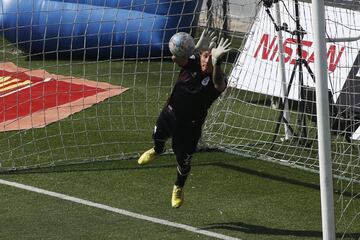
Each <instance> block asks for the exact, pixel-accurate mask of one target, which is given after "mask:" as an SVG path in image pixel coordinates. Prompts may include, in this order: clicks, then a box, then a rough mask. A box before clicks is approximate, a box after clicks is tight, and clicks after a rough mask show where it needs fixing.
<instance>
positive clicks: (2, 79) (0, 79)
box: [0, 77, 11, 83]
mask: <svg viewBox="0 0 360 240" xmlns="http://www.w3.org/2000/svg"><path fill="white" fill-rule="evenodd" d="M10 78H11V77H0V83H3V82H6V81H7V80H9V79H10Z"/></svg>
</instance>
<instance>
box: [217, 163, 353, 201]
mask: <svg viewBox="0 0 360 240" xmlns="http://www.w3.org/2000/svg"><path fill="white" fill-rule="evenodd" d="M213 165H215V166H218V167H221V168H224V169H229V170H234V171H238V172H242V173H246V174H250V175H252V176H258V177H261V178H266V179H270V180H274V181H279V182H283V183H288V184H292V185H297V186H301V187H305V188H309V189H314V190H317V191H320V185H319V184H314V183H309V182H304V181H300V180H297V179H292V178H287V177H283V176H278V175H274V174H270V173H266V172H260V171H257V170H254V169H250V168H245V167H241V166H238V165H233V164H228V163H224V162H216V163H213ZM334 193H335V194H337V195H343V196H346V197H351V198H355V199H360V193H357V192H348V191H345V192H341V191H338V190H335V191H334Z"/></svg>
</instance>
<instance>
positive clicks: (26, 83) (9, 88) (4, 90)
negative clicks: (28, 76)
mask: <svg viewBox="0 0 360 240" xmlns="http://www.w3.org/2000/svg"><path fill="white" fill-rule="evenodd" d="M30 84H31V81H30V80H26V81H23V82H19V83H16V84H12V85H9V86H6V87H3V88H0V93H1V92H6V91H9V90H12V89H14V88H19V87H22V86H25V85H30ZM0 86H1V85H0Z"/></svg>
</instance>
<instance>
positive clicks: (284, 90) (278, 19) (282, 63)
mask: <svg viewBox="0 0 360 240" xmlns="http://www.w3.org/2000/svg"><path fill="white" fill-rule="evenodd" d="M275 10H276V25H277V26H281V17H280V7H279V3H276V4H275ZM277 35H278V45H279V63H280V71H281V90H282V92H281V97H282V100H283V103H284V119H286V120H287V122H288V123H289V122H290V114H289V102H288V92H287V91H288V90H287V88H288V87H287V83H286V73H285V59H284V45H283V44H284V40H283V35H282V31H281V30H280V29H279V30H278V31H277ZM284 127H285V140H287V139H290V138H291V135H292V134H291V131H290V129H289V127H288V124H287V123H284Z"/></svg>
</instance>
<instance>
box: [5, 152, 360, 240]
mask: <svg viewBox="0 0 360 240" xmlns="http://www.w3.org/2000/svg"><path fill="white" fill-rule="evenodd" d="M174 176H175V160H174V156H172V155H166V156H162V157H161V158H159V159H158V160H157V161H156V162H154V163H153V164H151V165H149V166H145V167H140V166H137V164H136V162H135V161H131V160H130V161H111V162H102V163H91V164H81V165H75V166H67V167H61V168H60V167H59V168H48V169H41V170H32V171H22V172H17V173H12V174H2V175H1V179H5V180H9V181H15V182H19V183H23V184H28V185H31V186H35V187H39V188H43V189H46V190H50V191H55V192H59V193H63V194H66V195H70V196H75V197H78V198H82V199H85V200H90V201H94V202H97V203H102V204H105V205H109V206H112V207H117V208H121V209H125V210H128V211H132V212H135V213H141V214H144V215H147V216H152V217H157V218H161V219H166V220H169V221H173V222H177V223H182V224H187V225H191V226H194V227H198V228H200V229H206V230H209V231H213V232H217V233H222V234H225V235H228V236H232V237H237V238H241V239H321V220H320V199H319V184H318V176H317V175H316V174H311V173H307V172H303V171H299V170H296V169H292V168H288V167H284V166H279V165H276V164H271V163H266V162H263V161H257V160H253V159H245V158H239V157H237V156H234V155H228V154H223V153H198V154H196V155H195V160H194V167H193V171H192V174H191V176H190V178H189V181H188V184H187V186H186V192H185V193H186V195H185V203H184V206H183V207H181V208H180V209H172V208H171V206H170V193H171V187H172V183H173V181H174ZM0 188H1V193H2V194H1V196H2V197H1V198H0V206H2V207H1V208H2V211H1V212H2V214H1V215H2V216H1V218H0V224H1V231H0V238H1V239H191V238H194V239H210V238H209V237H207V236H203V235H200V234H195V233H191V232H187V231H184V230H180V229H176V228H172V227H168V226H164V225H160V224H154V223H149V222H146V221H141V220H137V219H134V218H130V217H125V216H122V215H120V214H114V213H109V212H106V211H104V210H99V209H94V208H91V207H87V206H83V205H81V204H75V203H70V202H67V201H64V200H59V199H56V198H53V197H48V196H44V195H40V194H36V193H32V192H27V191H24V190H19V189H15V188H12V187H8V186H1V185H0ZM350 233H351V234H352V236H350V235H348V237H349V238H347V239H356V238H355V237H359V236H360V231H359V230H358V231H357V232H350ZM338 234H339V236H340V235H341V232H339V233H338Z"/></svg>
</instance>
